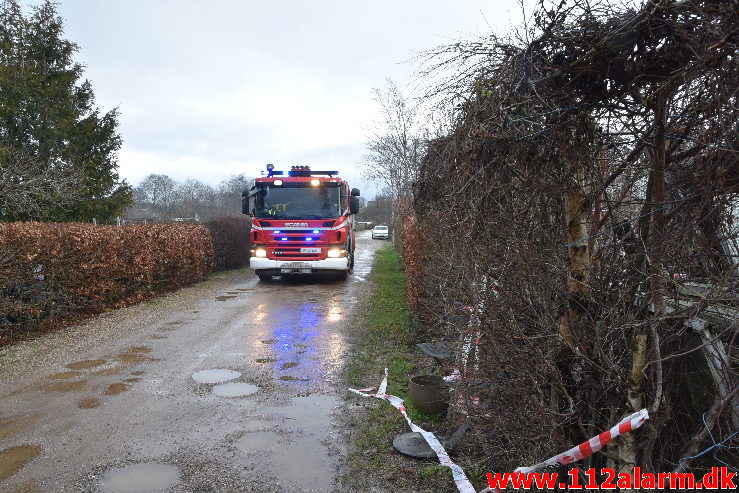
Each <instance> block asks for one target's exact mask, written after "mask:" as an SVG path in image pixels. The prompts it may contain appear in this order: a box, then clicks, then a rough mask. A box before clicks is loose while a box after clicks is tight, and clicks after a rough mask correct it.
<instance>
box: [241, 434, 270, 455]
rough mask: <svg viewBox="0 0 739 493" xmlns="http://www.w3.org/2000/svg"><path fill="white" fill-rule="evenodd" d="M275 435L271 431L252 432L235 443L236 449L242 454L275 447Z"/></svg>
mask: <svg viewBox="0 0 739 493" xmlns="http://www.w3.org/2000/svg"><path fill="white" fill-rule="evenodd" d="M277 438H278V435H277V433H275V432H273V431H253V432H251V433H247V434H246V435H244V436H243V437H241V438H239V439H238V440H237V441H236V444H235V445H236V448H238V449H239V450H243V451H244V452H262V451H264V450H269V449H273V448H274V447H275V446H276V445H277Z"/></svg>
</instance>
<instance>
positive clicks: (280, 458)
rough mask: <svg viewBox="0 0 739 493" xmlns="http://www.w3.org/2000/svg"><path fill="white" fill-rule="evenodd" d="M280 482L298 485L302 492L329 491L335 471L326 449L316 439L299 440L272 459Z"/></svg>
mask: <svg viewBox="0 0 739 493" xmlns="http://www.w3.org/2000/svg"><path fill="white" fill-rule="evenodd" d="M271 463H272V466H273V468H274V471H275V474H277V477H278V478H280V481H281V482H287V483H292V484H294V485H300V488H301V489H302V490H303V491H331V490H332V482H333V481H332V479H333V477H334V474H335V471H334V467H333V465H332V464H331V462H330V461H329V459H328V451H327V450H326V447H325V446H324V445H323V444H322V443H321V442H320V440H318V438H315V437H310V438H301V439H299V440H297V441H296V442H294V443H291V444H290V445H287V446H286V447H284V448H282V449H281V450H280V453H279V454H275V455H274V457H272V461H271Z"/></svg>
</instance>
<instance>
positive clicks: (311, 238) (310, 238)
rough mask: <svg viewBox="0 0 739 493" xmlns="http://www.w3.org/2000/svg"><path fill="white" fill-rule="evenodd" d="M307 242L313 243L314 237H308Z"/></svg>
mask: <svg viewBox="0 0 739 493" xmlns="http://www.w3.org/2000/svg"><path fill="white" fill-rule="evenodd" d="M305 241H313V237H311V236H308V237H307V238H306V239H305Z"/></svg>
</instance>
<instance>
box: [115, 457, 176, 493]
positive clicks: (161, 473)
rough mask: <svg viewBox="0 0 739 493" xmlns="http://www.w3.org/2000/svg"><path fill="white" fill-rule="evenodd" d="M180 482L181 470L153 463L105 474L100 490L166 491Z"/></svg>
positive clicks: (128, 491) (123, 468)
mask: <svg viewBox="0 0 739 493" xmlns="http://www.w3.org/2000/svg"><path fill="white" fill-rule="evenodd" d="M179 480H180V470H179V468H177V467H176V466H172V465H169V464H157V463H153V462H149V463H143V464H136V465H133V466H128V467H122V468H120V469H113V470H110V471H108V472H106V473H105V475H104V476H103V480H102V481H101V483H100V488H101V489H102V490H103V491H104V492H106V493H144V492H153V491H164V490H166V489H168V488H170V487H172V486H173V485H174V484H176V483H178V482H179Z"/></svg>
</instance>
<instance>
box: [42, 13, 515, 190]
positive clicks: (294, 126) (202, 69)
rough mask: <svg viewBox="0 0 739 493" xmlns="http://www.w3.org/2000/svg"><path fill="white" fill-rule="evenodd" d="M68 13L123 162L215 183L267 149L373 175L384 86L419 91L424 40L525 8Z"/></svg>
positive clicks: (283, 159)
mask: <svg viewBox="0 0 739 493" xmlns="http://www.w3.org/2000/svg"><path fill="white" fill-rule="evenodd" d="M32 3H36V2H32ZM59 13H60V15H61V16H62V17H63V18H64V19H65V20H66V28H65V36H66V37H67V39H69V40H71V41H74V42H75V43H77V44H78V45H79V46H80V51H79V53H78V54H77V56H76V59H77V60H78V61H79V62H81V63H83V64H84V65H86V67H87V68H86V71H85V76H86V78H88V79H89V80H90V81H91V82H92V85H93V89H94V91H95V94H96V97H97V104H98V106H99V107H100V108H101V109H103V110H105V111H107V110H109V109H111V108H114V107H118V108H119V110H120V113H121V117H120V123H121V125H120V133H121V136H122V138H123V147H122V149H121V151H120V153H119V163H120V169H119V172H120V174H121V176H122V177H123V178H125V179H127V180H128V181H129V183H132V184H134V185H135V184H137V183H138V182H139V181H140V180H141V179H142V178H144V177H145V176H146V175H148V174H149V173H163V174H167V175H169V176H171V177H173V178H175V179H177V180H182V179H185V178H197V179H199V180H202V181H204V182H207V183H210V184H217V183H218V182H220V181H221V180H223V179H224V178H227V177H229V176H230V175H234V174H239V173H245V174H246V175H247V176H255V175H258V174H259V172H260V170H261V169H263V167H264V164H265V163H268V162H272V163H275V164H276V167H277V169H281V168H287V167H289V166H290V165H293V164H308V165H311V166H312V167H313V168H314V169H316V168H320V169H325V168H332V169H339V170H341V171H342V172H343V173H344V175H345V176H346V177H347V178H348V179H349V180H350V181H352V184H354V183H357V184H360V185H361V184H362V183H361V181H362V180H361V173H360V172H359V171H358V170H357V163H358V162H359V161H360V160H361V157H362V155H363V154H364V153H365V150H364V143H365V141H366V140H367V135H366V131H365V130H366V129H367V128H368V127H369V126H371V124H372V122H373V121H374V120H375V119H376V118H377V108H376V105H375V103H374V102H373V100H372V88H382V87H384V85H385V79H386V78H388V77H389V78H391V79H393V80H394V81H395V82H396V83H397V84H398V85H399V87H400V88H401V89H402V90H404V91H408V90H409V87H408V86H409V84H411V82H412V79H413V74H414V72H415V71H416V70H417V69H418V67H417V66H416V65H414V64H412V63H404V62H405V61H407V60H410V59H412V58H413V56H414V54H415V53H417V52H422V51H426V50H429V49H432V48H434V47H436V46H438V45H441V44H447V43H452V42H454V41H457V40H460V39H469V38H471V37H476V36H479V35H484V34H486V33H489V32H490V30H491V29H492V30H495V31H496V32H497V33H499V34H502V33H504V32H506V31H508V30H509V29H510V26H511V24H512V23H515V24H518V23H519V22H520V21H519V19H520V18H521V15H520V12H519V7H518V4H517V2H516V1H514V0H505V1H491V0H464V1H455V2H452V1H440V0H425V1H417V0H414V1H402V0H395V1H385V0H381V1H377V0H376V1H373V2H352V1H336V0H331V1H318V0H314V1H311V2H309V1H283V2H268V1H267V2H265V1H252V0H243V1H236V0H212V1H210V2H204V1H202V0H198V1H195V0H60V5H59ZM364 185H365V187H366V186H367V185H366V184H364ZM370 188H371V187H370ZM368 191H369V190H368Z"/></svg>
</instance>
